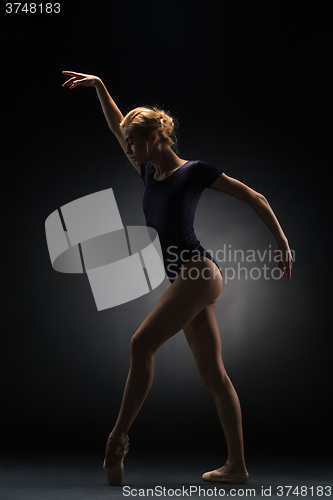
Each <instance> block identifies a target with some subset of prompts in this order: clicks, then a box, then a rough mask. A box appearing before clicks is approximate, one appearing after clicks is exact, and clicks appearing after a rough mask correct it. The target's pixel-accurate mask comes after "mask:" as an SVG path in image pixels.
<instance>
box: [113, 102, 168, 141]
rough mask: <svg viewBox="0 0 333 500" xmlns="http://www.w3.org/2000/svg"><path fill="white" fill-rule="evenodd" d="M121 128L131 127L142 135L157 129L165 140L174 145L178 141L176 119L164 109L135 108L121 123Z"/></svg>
mask: <svg viewBox="0 0 333 500" xmlns="http://www.w3.org/2000/svg"><path fill="white" fill-rule="evenodd" d="M120 126H121V128H129V129H131V130H133V131H136V132H137V133H139V134H141V135H143V136H144V135H147V134H148V133H149V132H151V131H152V130H156V131H157V132H158V133H159V135H160V137H161V140H162V141H163V142H165V143H166V144H167V145H169V146H173V145H174V144H175V143H176V142H177V139H176V134H175V120H174V119H173V118H172V117H171V116H170V115H169V114H168V113H166V112H165V111H164V110H163V109H159V108H156V107H152V108H148V107H145V108H142V107H141V108H135V109H133V110H132V111H130V112H129V113H128V114H127V115H126V116H125V118H124V119H123V121H122V122H121V124H120Z"/></svg>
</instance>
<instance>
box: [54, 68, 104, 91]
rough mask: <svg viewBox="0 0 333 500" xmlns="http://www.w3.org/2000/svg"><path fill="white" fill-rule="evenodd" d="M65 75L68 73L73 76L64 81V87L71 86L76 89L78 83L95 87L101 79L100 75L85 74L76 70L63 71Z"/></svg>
mask: <svg viewBox="0 0 333 500" xmlns="http://www.w3.org/2000/svg"><path fill="white" fill-rule="evenodd" d="M62 74H63V75H68V76H70V77H71V78H70V79H69V80H67V82H65V83H63V84H62V86H63V87H69V88H70V89H74V88H75V87H77V86H78V85H85V86H86V87H95V86H96V84H97V82H99V81H100V78H98V76H94V75H85V74H84V73H74V71H63V72H62Z"/></svg>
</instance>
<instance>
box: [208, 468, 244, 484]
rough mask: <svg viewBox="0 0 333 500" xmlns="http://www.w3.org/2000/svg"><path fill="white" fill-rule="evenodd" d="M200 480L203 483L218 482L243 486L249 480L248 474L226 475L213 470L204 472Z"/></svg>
mask: <svg viewBox="0 0 333 500" xmlns="http://www.w3.org/2000/svg"><path fill="white" fill-rule="evenodd" d="M202 479H203V480H204V481H218V482H221V483H229V484H245V483H247V481H248V479H249V473H248V472H239V473H237V474H226V473H224V472H219V471H218V470H213V471H211V472H205V474H203V475H202Z"/></svg>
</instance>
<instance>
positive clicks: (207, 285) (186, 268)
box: [63, 71, 292, 485]
mask: <svg viewBox="0 0 333 500" xmlns="http://www.w3.org/2000/svg"><path fill="white" fill-rule="evenodd" d="M63 74H64V75H67V76H68V77H69V79H68V80H67V81H66V82H65V83H64V84H63V86H64V87H69V88H71V89H74V88H75V87H77V86H79V85H85V86H88V87H95V89H96V91H97V95H98V98H99V100H100V103H101V105H102V109H103V112H104V115H105V118H106V120H107V122H108V124H109V127H110V129H111V131H112V132H113V133H114V135H115V136H116V138H117V139H118V141H119V143H120V145H121V147H122V148H123V150H124V152H125V154H126V155H127V157H128V159H129V161H130V162H131V164H132V165H133V167H134V168H135V170H136V171H137V172H138V173H139V174H140V175H141V177H142V178H143V181H144V184H145V195H144V212H145V216H146V222H147V226H151V227H154V228H155V229H156V230H157V232H158V234H159V239H160V242H161V246H162V251H163V257H164V265H165V269H166V272H167V275H168V277H169V279H170V281H171V283H172V285H171V286H170V287H169V288H168V289H167V291H166V292H165V293H164V294H163V295H162V297H161V298H160V299H159V301H158V302H157V304H156V306H155V307H154V308H153V310H152V311H151V312H150V314H148V316H147V317H146V319H145V320H144V321H143V323H142V324H141V325H140V327H139V328H138V330H137V331H136V332H135V334H134V336H133V337H132V341H131V364H130V370H129V374H128V378H127V382H126V386H125V391H124V395H123V400H122V403H121V408H120V411H119V415H118V419H117V421H116V424H115V426H114V428H113V430H112V432H111V434H110V436H109V438H108V441H107V445H106V455H105V460H104V470H105V473H106V476H107V478H108V481H109V483H110V484H111V485H119V484H121V480H122V476H123V472H124V465H123V459H124V457H125V455H126V454H127V452H128V449H129V440H128V435H127V434H128V430H129V428H130V427H131V425H132V423H133V421H134V419H135V417H136V416H137V414H138V412H139V410H140V408H141V406H142V404H143V402H144V400H145V398H146V396H147V394H148V392H149V389H150V387H151V384H152V381H153V376H154V354H155V352H156V351H157V349H158V348H159V347H160V346H161V345H162V344H163V343H164V342H166V341H167V340H168V339H169V338H170V337H172V336H173V335H175V334H176V333H177V332H179V331H180V330H183V331H184V333H185V336H186V339H187V341H188V343H189V345H190V348H191V350H192V352H193V355H194V358H195V361H196V364H197V366H198V369H199V372H200V374H201V376H202V378H203V380H204V382H205V383H206V385H207V386H208V388H209V389H210V390H211V392H212V394H213V397H214V400H215V403H216V407H217V411H218V415H219V418H220V421H221V424H222V428H223V431H224V434H225V438H226V442H227V448H228V459H227V461H226V464H225V465H224V466H223V467H221V468H219V469H217V470H215V471H211V472H206V473H205V474H204V475H203V476H202V477H203V479H204V480H206V481H221V482H226V483H246V482H247V480H248V477H249V475H248V472H247V470H246V465H245V460H244V448H243V434H242V419H241V409H240V404H239V400H238V397H237V394H236V391H235V389H234V387H233V385H232V383H231V381H230V379H229V377H228V375H227V373H226V371H225V368H224V365H223V361H222V355H221V339H220V335H219V330H218V326H217V321H216V316H215V306H216V301H217V298H218V296H219V294H220V292H221V289H222V275H221V272H220V270H219V268H218V266H217V264H216V262H215V261H214V259H213V258H212V257H211V255H210V254H209V253H208V252H206V250H205V249H204V248H203V247H202V246H201V245H200V243H199V242H198V240H197V238H196V236H195V233H194V230H193V219H194V213H195V209H196V206H197V203H198V201H199V198H200V196H201V193H202V191H203V190H204V189H205V188H211V189H215V190H217V191H221V192H223V193H228V194H230V195H231V196H234V197H236V198H238V199H240V200H242V201H244V202H246V203H248V204H249V205H251V207H252V208H253V209H254V210H255V212H256V213H257V214H258V216H259V217H260V218H261V219H262V221H263V222H264V223H265V224H266V225H267V226H268V228H269V229H270V230H271V232H272V233H273V235H274V236H275V238H276V240H277V245H278V249H279V250H280V255H281V262H280V263H279V265H280V268H281V270H282V275H281V277H282V278H284V277H285V276H287V278H288V279H290V277H291V268H292V256H291V252H290V249H289V245H288V241H287V238H286V236H285V235H284V233H283V231H282V228H281V226H280V224H279V222H278V221H277V219H276V217H275V215H274V213H273V211H272V209H271V208H270V206H269V204H268V202H267V200H266V199H265V197H264V196H263V195H261V194H259V193H257V192H256V191H254V190H252V189H251V188H249V187H248V186H246V185H245V184H242V183H241V182H239V181H237V180H235V179H232V178H230V177H228V176H227V175H225V174H222V172H221V171H219V170H218V169H216V168H215V167H213V166H211V165H209V164H207V163H204V162H201V161H187V160H184V159H181V158H180V157H179V156H178V155H177V154H176V153H175V152H174V150H173V149H172V146H173V144H174V123H173V120H172V118H171V117H170V116H169V115H168V114H166V113H165V112H164V111H162V110H159V109H156V108H136V109H134V110H132V111H130V112H129V113H128V114H127V115H126V116H125V118H124V117H123V115H122V113H121V111H120V110H119V109H118V107H117V105H116V104H115V102H114V101H113V99H112V98H111V97H110V95H109V93H108V91H107V89H106V88H105V86H104V84H103V82H102V81H101V79H100V78H98V77H96V76H93V75H86V74H83V73H74V72H71V71H64V72H63Z"/></svg>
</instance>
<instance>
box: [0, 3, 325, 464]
mask: <svg viewBox="0 0 333 500" xmlns="http://www.w3.org/2000/svg"><path fill="white" fill-rule="evenodd" d="M61 6H62V9H63V12H62V14H61V16H58V17H57V16H55V15H54V16H50V17H49V18H48V19H46V17H45V16H44V17H43V16H39V17H37V16H36V17H35V18H33V16H31V15H30V17H29V16H28V15H26V16H25V17H24V16H17V17H16V18H14V16H13V15H12V16H11V17H9V16H8V15H7V16H4V17H3V19H2V21H1V22H2V44H1V45H2V67H3V72H2V73H3V74H2V82H1V84H2V92H1V94H2V109H3V113H2V117H3V130H2V134H1V135H2V139H3V146H2V149H3V153H2V158H4V159H3V160H2V186H3V196H2V199H3V208H2V215H3V222H2V232H3V236H4V240H3V250H4V253H5V255H4V260H3V292H4V295H3V299H2V305H3V313H2V335H1V337H2V348H1V353H2V354H1V357H2V360H1V371H2V377H1V379H2V390H3V394H2V397H1V402H2V410H1V413H0V415H1V417H0V418H1V430H2V432H1V441H2V443H1V447H2V449H3V450H4V451H9V452H11V451H13V452H16V451H21V452H32V451H34V452H35V451H38V452H42V453H44V452H51V453H56V452H58V451H60V452H61V451H63V450H67V451H79V452H90V451H92V452H95V451H96V452H98V453H100V454H101V456H102V455H103V453H104V446H105V440H106V437H107V435H108V433H109V431H110V430H111V428H112V426H113V423H114V421H115V418H116V415H117V412H118V408H119V405H120V401H121V396H122V390H123V387H124V383H125V379H126V375H127V371H128V367H129V345H130V338H131V336H132V335H133V334H134V332H135V330H136V328H137V327H138V326H139V324H140V323H141V321H142V320H143V319H144V317H145V316H146V315H147V314H148V312H149V311H150V310H151V308H152V307H153V305H154V304H155V303H156V301H157V299H158V298H159V297H160V296H161V294H162V293H163V292H164V291H165V290H166V288H167V286H168V282H167V280H165V281H164V282H163V284H162V285H160V286H159V287H158V288H157V289H156V290H155V291H153V292H152V293H150V294H148V295H146V296H143V297H141V298H139V299H137V300H135V301H132V302H129V303H127V304H124V305H121V306H118V307H115V308H113V309H107V310H105V311H102V312H97V309H96V307H95V304H94V300H93V296H92V292H91V290H90V287H89V284H88V280H87V279H86V276H83V275H74V274H61V273H57V272H55V271H54V270H53V269H52V266H51V263H50V259H49V255H48V250H47V245H46V239H45V232H44V223H45V219H46V218H47V216H48V215H49V214H50V213H51V212H53V211H54V210H56V209H57V208H59V207H60V206H62V205H64V204H66V203H68V202H69V201H72V200H75V199H77V198H80V197H82V196H85V195H87V194H90V193H93V192H97V191H100V190H103V189H106V188H109V187H112V188H113V190H114V193H115V196H116V199H117V203H118V206H119V209H120V213H121V216H122V219H123V223H124V225H141V224H144V222H145V221H144V215H143V211H142V195H143V183H142V181H141V179H140V178H139V176H138V175H137V174H136V172H135V171H134V169H133V168H132V167H131V166H130V165H129V164H128V162H127V160H126V157H125V156H124V154H123V153H122V151H121V150H120V148H119V146H118V144H117V142H116V140H115V139H114V138H113V136H112V134H111V133H110V132H109V129H108V127H107V124H106V122H105V120H104V117H103V115H102V112H101V109H100V105H99V102H98V99H97V96H96V93H95V91H94V89H90V88H77V89H75V90H73V91H70V90H68V89H63V88H62V87H61V84H62V83H63V82H64V81H65V80H64V78H63V76H62V75H61V71H62V70H73V71H79V72H84V73H92V74H96V75H98V76H100V77H101V78H102V80H103V81H104V83H105V84H106V86H107V88H108V90H109V92H110V94H111V95H112V96H113V97H114V99H115V101H116V102H117V104H118V106H119V107H120V109H121V110H122V111H123V113H126V112H127V111H128V110H129V109H131V108H133V107H136V106H140V105H144V104H151V105H158V106H161V107H163V108H165V109H167V110H169V111H171V112H172V113H173V114H174V115H175V116H176V117H177V118H178V119H179V122H180V133H179V150H180V155H181V157H183V158H189V159H197V158H198V159H202V160H205V161H207V162H210V163H212V164H213V165H215V166H217V167H219V168H221V169H222V170H224V171H225V172H226V174H227V175H230V176H232V177H236V178H238V179H240V180H241V181H243V182H245V183H246V184H248V185H250V186H251V187H252V188H254V189H255V190H257V191H259V192H261V193H263V194H264V195H265V196H266V197H267V199H268V201H269V202H270V204H271V206H272V208H273V210H274V211H275V213H276V215H277V217H278V218H279V220H280V222H281V224H282V227H283V229H284V231H285V233H286V234H287V236H288V238H289V242H290V246H291V248H292V249H293V250H294V251H295V253H296V261H295V266H294V272H293V278H292V280H291V282H287V281H286V280H283V281H276V280H272V279H271V280H264V279H261V280H244V279H242V280H236V279H235V280H232V281H230V282H229V283H227V284H226V285H225V286H224V289H223V291H222V294H221V296H220V299H219V304H218V307H217V316H218V322H219V326H220V331H221V336H222V343H223V349H224V361H225V364H226V368H227V371H228V373H229V375H230V377H231V379H232V381H233V383H234V385H235V387H236V389H237V391H238V394H239V397H240V400H241V405H242V411H243V420H244V434H245V446H246V452H247V454H248V456H254V455H261V456H262V454H263V453H266V454H270V455H273V456H276V457H277V456H281V457H282V458H283V457H286V456H296V457H297V456H309V457H312V459H314V457H321V458H322V457H324V456H326V455H328V454H329V453H330V451H331V443H332V426H331V419H332V414H331V411H330V405H331V398H332V396H331V395H332V374H331V373H332V372H331V357H332V354H331V348H332V340H331V334H332V323H331V310H330V308H331V299H332V297H331V278H332V273H331V266H330V263H331V259H330V257H331V251H330V250H331V248H330V246H331V243H330V232H331V220H332V219H331V212H330V209H331V203H330V202H331V200H330V192H329V185H330V182H331V177H330V176H329V175H330V168H329V167H330V156H329V147H328V145H329V142H330V141H331V134H330V133H329V132H330V125H331V113H332V98H331V80H330V79H329V70H330V68H331V64H332V61H331V51H330V44H331V36H330V32H331V29H330V27H329V26H330V24H331V23H330V19H331V18H332V4H331V3H330V2H303V3H298V2H288V3H280V2H238V1H211V0H208V1H205V2H203V1H195V0H192V1H191V2H189V1H187V0H186V1H179V2H149V1H146V2H131V1H127V2H118V1H117V2H115V1H111V2H109V1H103V2H92V1H90V2H87V1H82V2H71V3H69V2H64V1H61ZM327 120H328V121H327ZM195 228H196V232H197V235H198V237H199V239H200V241H201V242H202V244H203V245H204V246H205V247H206V248H209V249H212V250H213V251H216V250H218V249H219V248H222V247H223V245H224V244H226V245H227V246H228V245H232V248H233V249H238V248H242V249H244V250H246V249H255V250H256V249H258V250H260V251H264V249H267V248H272V249H274V248H275V241H274V238H273V237H272V236H271V234H270V232H269V231H268V230H267V229H266V227H265V226H264V225H263V224H262V223H261V221H260V220H259V219H258V217H257V216H256V215H255V213H254V212H253V211H251V209H250V208H249V207H248V206H247V205H245V204H242V203H241V202H239V201H237V200H235V199H232V198H231V197H228V196H227V195H222V194H221V193H217V192H213V191H212V190H206V191H205V193H204V195H203V196H202V199H201V202H200V205H199V208H198V212H197V217H196V224H195ZM269 245H271V247H269ZM267 264H268V263H267ZM256 265H258V264H256ZM130 435H131V438H132V441H133V443H135V444H133V452H132V453H133V454H135V453H140V452H141V451H142V450H143V449H144V450H145V451H149V450H155V449H159V450H160V451H161V450H168V451H170V452H174V450H175V449H176V450H177V455H178V456H179V455H181V454H182V453H184V454H185V453H186V452H187V451H193V452H194V451H199V452H200V453H202V454H203V455H204V454H206V455H207V457H208V456H210V455H213V454H219V456H220V457H221V458H220V461H221V464H220V465H222V463H223V460H224V459H225V445H224V441H223V436H222V432H221V430H220V425H219V421H218V417H217V413H216V410H215V406H214V403H213V399H212V398H211V396H210V394H209V393H208V390H206V388H205V387H204V385H203V383H202V382H201V380H200V378H199V375H198V374H197V370H196V367H195V364H194V361H193V359H192V355H191V353H190V350H189V348H188V346H187V344H186V342H185V340H184V337H183V334H182V333H179V334H178V335H177V336H176V337H174V338H172V339H171V340H170V341H169V342H168V343H167V344H165V345H164V346H163V347H162V348H161V349H160V351H159V352H158V353H157V355H156V375H155V380H154V384H153V387H152V390H151V393H150V394H149V396H148V399H147V401H146V403H145V405H144V407H143V409H142V412H141V413H140V415H139V417H138V418H137V420H136V422H135V424H134V425H133V427H132V430H131V434H130ZM198 447H199V448H198ZM134 450H136V451H134ZM215 461H216V459H215ZM212 465H215V466H218V465H219V463H215V462H214V464H212Z"/></svg>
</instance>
